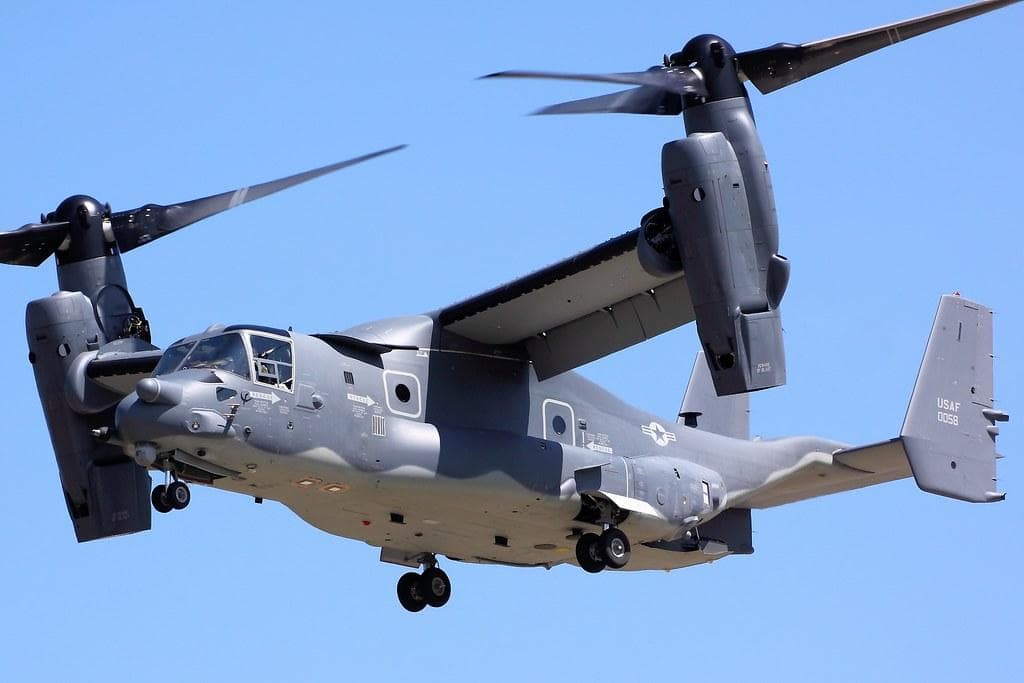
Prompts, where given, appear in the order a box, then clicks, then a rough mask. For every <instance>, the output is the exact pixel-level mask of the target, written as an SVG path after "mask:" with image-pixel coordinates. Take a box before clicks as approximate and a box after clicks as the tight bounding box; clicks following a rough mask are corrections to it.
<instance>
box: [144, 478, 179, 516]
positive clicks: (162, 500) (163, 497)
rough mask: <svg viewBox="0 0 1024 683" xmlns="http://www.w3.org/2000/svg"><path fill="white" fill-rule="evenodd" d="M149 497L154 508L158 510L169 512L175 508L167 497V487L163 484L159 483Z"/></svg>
mask: <svg viewBox="0 0 1024 683" xmlns="http://www.w3.org/2000/svg"><path fill="white" fill-rule="evenodd" d="M149 499H150V500H151V501H152V502H153V509H154V510H156V511H157V512H162V513H168V512H170V511H171V510H173V509H174V506H173V505H171V501H170V500H169V499H168V498H167V487H166V486H164V485H163V484H157V487H156V488H155V489H153V495H151V496H150V497H149Z"/></svg>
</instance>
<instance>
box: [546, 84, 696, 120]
mask: <svg viewBox="0 0 1024 683" xmlns="http://www.w3.org/2000/svg"><path fill="white" fill-rule="evenodd" d="M682 111H683V100H682V98H681V97H680V96H679V94H678V93H674V92H667V91H665V90H662V89H661V88H655V87H653V86H650V85H643V86H640V87H639V88H630V89H629V90H622V91H620V92H613V93H611V94H609V95H599V96H598V97H588V98H586V99H582V100H573V101H571V102H562V103H560V104H553V105H551V106H549V107H544V108H543V109H538V110H537V111H535V112H533V113H534V114H536V115H541V114H607V113H612V114H656V115H662V116H675V115H676V114H679V113H680V112H682Z"/></svg>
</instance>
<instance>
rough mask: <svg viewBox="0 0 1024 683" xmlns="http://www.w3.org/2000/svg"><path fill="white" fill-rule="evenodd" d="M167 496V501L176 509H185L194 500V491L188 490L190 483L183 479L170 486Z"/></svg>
mask: <svg viewBox="0 0 1024 683" xmlns="http://www.w3.org/2000/svg"><path fill="white" fill-rule="evenodd" d="M166 496H167V502H169V503H170V504H171V507H173V508H174V509H175V510H184V509H185V508H187V507H188V504H189V502H190V501H191V500H192V492H191V491H189V490H188V485H187V484H185V482H183V481H176V482H173V483H172V484H171V485H170V486H168V487H167V493H166Z"/></svg>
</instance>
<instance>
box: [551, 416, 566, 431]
mask: <svg viewBox="0 0 1024 683" xmlns="http://www.w3.org/2000/svg"><path fill="white" fill-rule="evenodd" d="M551 428H552V429H554V430H555V434H558V435H562V434H565V418H564V417H562V416H561V415H555V417H554V419H552V420H551Z"/></svg>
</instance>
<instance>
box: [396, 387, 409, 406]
mask: <svg viewBox="0 0 1024 683" xmlns="http://www.w3.org/2000/svg"><path fill="white" fill-rule="evenodd" d="M395 397H396V398H398V400H399V401H401V402H402V403H408V402H409V399H410V398H412V392H411V391H409V387H407V386H406V385H404V384H399V385H397V386H396V387H395Z"/></svg>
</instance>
